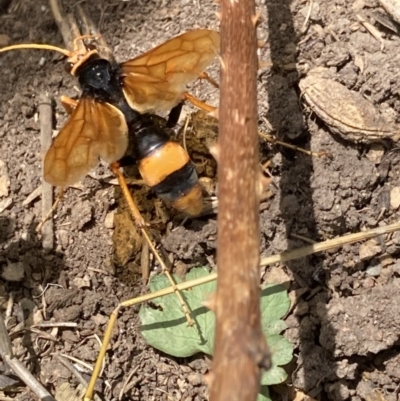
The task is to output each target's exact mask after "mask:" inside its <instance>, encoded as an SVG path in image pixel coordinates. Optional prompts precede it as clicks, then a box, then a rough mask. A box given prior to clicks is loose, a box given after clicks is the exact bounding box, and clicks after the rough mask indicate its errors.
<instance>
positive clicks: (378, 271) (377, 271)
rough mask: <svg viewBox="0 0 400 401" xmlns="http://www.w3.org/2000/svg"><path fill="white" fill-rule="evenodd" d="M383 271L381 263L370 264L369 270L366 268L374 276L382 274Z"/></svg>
mask: <svg viewBox="0 0 400 401" xmlns="http://www.w3.org/2000/svg"><path fill="white" fill-rule="evenodd" d="M381 271H382V265H381V264H377V265H374V266H368V267H367V270H366V272H367V274H368V275H369V276H372V277H378V276H379V275H380V274H381Z"/></svg>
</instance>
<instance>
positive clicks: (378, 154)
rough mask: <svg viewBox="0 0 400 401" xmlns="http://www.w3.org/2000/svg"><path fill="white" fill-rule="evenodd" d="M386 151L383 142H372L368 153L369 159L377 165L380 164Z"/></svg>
mask: <svg viewBox="0 0 400 401" xmlns="http://www.w3.org/2000/svg"><path fill="white" fill-rule="evenodd" d="M384 153H385V148H384V146H383V145H382V144H381V143H378V142H376V143H372V144H371V147H370V148H369V151H368V153H367V154H366V156H367V159H368V160H370V161H371V162H372V163H374V164H375V165H378V164H380V162H381V160H382V157H383V155H384Z"/></svg>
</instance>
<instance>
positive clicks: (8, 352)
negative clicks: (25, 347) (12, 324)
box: [0, 314, 55, 401]
mask: <svg viewBox="0 0 400 401" xmlns="http://www.w3.org/2000/svg"><path fill="white" fill-rule="evenodd" d="M0 357H1V359H2V360H3V361H4V362H5V363H6V364H7V365H8V366H9V367H10V368H11V369H12V370H13V372H14V373H15V374H16V375H17V376H18V377H19V378H20V379H21V380H22V381H23V382H24V383H25V384H26V385H27V386H28V387H29V388H30V389H31V390H32V392H33V393H34V394H36V395H37V397H38V398H39V399H40V400H42V401H55V399H54V398H53V397H52V395H51V394H50V393H49V392H48V391H47V390H46V389H45V388H44V387H43V386H42V385H41V384H40V383H39V382H38V381H37V379H36V378H35V377H34V376H33V375H32V373H31V372H29V370H28V369H27V368H26V367H25V366H24V365H23V364H22V362H20V361H19V360H18V359H17V358H16V357H15V356H14V355H13V352H12V347H11V342H10V337H9V335H8V332H7V328H6V325H5V323H4V320H3V316H2V315H1V314H0Z"/></svg>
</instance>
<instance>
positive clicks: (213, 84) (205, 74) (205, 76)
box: [199, 72, 219, 89]
mask: <svg viewBox="0 0 400 401" xmlns="http://www.w3.org/2000/svg"><path fill="white" fill-rule="evenodd" d="M199 79H205V80H206V81H208V82H209V83H210V84H211V85H212V86H215V87H216V88H217V89H219V83H218V82H217V81H215V80H214V79H213V78H211V77H210V76H209V75H208V74H207V73H206V72H202V73H201V74H200V75H199Z"/></svg>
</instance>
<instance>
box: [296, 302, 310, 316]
mask: <svg viewBox="0 0 400 401" xmlns="http://www.w3.org/2000/svg"><path fill="white" fill-rule="evenodd" d="M308 312H309V306H308V303H307V302H305V301H301V302H299V303H298V304H297V306H296V307H295V308H294V315H295V316H304V315H306V314H307V313H308Z"/></svg>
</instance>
